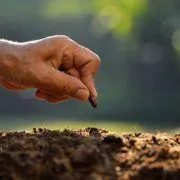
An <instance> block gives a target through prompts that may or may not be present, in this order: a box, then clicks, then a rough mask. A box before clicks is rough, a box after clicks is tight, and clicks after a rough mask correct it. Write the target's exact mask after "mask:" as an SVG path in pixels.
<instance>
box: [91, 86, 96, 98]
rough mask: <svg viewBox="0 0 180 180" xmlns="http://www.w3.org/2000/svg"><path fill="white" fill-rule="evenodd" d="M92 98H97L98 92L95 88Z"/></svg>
mask: <svg viewBox="0 0 180 180" xmlns="http://www.w3.org/2000/svg"><path fill="white" fill-rule="evenodd" d="M92 96H93V97H94V98H97V91H96V89H95V88H94V89H93V91H92Z"/></svg>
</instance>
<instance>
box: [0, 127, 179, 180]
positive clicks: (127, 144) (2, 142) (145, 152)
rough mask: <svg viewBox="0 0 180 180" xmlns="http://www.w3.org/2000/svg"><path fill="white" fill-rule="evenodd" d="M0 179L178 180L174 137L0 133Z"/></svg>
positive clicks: (35, 131)
mask: <svg viewBox="0 0 180 180" xmlns="http://www.w3.org/2000/svg"><path fill="white" fill-rule="evenodd" d="M0 179H8V180H10V179H17V180H21V179H23V180H29V179H31V180H32V179H33V180H36V179H42V180H56V179H57V180H58V179H60V180H116V179H117V180H156V179H157V180H180V134H175V135H171V136H170V135H167V134H163V133H160V132H156V133H154V134H142V133H136V134H125V135H122V136H116V135H113V134H110V133H109V132H108V131H106V130H103V129H97V128H86V129H84V130H78V131H71V130H68V129H65V130H64V131H62V132H60V131H58V130H54V131H51V130H48V129H41V128H39V129H35V128H33V130H32V132H24V131H23V132H8V133H5V132H1V133H0Z"/></svg>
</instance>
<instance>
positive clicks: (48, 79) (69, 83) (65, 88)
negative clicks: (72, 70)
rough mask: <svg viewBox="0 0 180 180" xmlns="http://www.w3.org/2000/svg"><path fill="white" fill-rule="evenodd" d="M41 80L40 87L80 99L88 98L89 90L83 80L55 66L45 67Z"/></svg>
mask: <svg viewBox="0 0 180 180" xmlns="http://www.w3.org/2000/svg"><path fill="white" fill-rule="evenodd" d="M41 75H42V74H41ZM39 80H40V82H39V83H38V87H37V88H38V89H44V90H45V91H47V92H52V93H55V94H58V96H61V94H65V95H67V96H69V97H73V98H77V99H79V100H84V101H86V100H88V97H89V91H88V89H87V87H86V86H85V85H84V84H83V82H82V81H80V80H79V79H77V78H75V77H72V76H70V75H68V74H65V73H63V72H60V71H58V70H56V69H54V68H53V67H47V69H44V73H43V77H42V78H39Z"/></svg>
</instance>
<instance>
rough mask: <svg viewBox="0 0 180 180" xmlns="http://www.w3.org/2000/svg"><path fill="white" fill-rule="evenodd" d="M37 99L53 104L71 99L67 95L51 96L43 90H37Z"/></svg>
mask: <svg viewBox="0 0 180 180" xmlns="http://www.w3.org/2000/svg"><path fill="white" fill-rule="evenodd" d="M36 97H37V98H38V99H40V100H47V101H49V102H51V103H60V102H63V101H66V100H68V99H69V96H67V95H63V94H62V95H56V94H50V93H49V92H46V91H43V90H37V91H36Z"/></svg>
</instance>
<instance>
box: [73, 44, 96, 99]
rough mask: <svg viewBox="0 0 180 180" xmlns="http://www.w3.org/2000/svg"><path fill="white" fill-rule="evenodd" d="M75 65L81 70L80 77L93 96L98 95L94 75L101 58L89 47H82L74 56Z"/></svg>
mask: <svg viewBox="0 0 180 180" xmlns="http://www.w3.org/2000/svg"><path fill="white" fill-rule="evenodd" d="M74 61H75V65H76V67H77V69H78V70H79V72H80V77H81V80H82V81H83V83H84V84H85V85H86V87H87V88H88V89H89V91H90V94H91V95H92V96H93V97H95V98H96V97H97V91H96V87H95V84H94V77H95V75H96V73H97V71H98V69H99V66H100V58H99V57H98V56H97V55H96V54H95V53H93V52H92V51H90V50H89V49H87V48H84V47H82V46H81V47H80V48H79V50H78V51H77V52H76V55H75V57H74Z"/></svg>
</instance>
